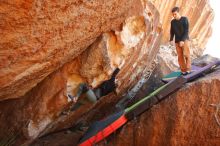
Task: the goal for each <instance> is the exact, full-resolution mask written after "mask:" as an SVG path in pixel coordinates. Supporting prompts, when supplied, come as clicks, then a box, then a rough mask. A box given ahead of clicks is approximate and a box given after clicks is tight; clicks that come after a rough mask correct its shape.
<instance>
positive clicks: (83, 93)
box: [67, 83, 98, 111]
mask: <svg viewBox="0 0 220 146" xmlns="http://www.w3.org/2000/svg"><path fill="white" fill-rule="evenodd" d="M67 96H68V97H69V98H70V99H71V100H72V101H73V102H76V104H75V105H74V106H73V107H72V108H71V111H73V110H76V109H78V108H79V107H80V106H81V105H83V104H87V103H90V104H94V103H96V102H97V100H98V98H97V97H96V95H95V93H94V92H93V90H92V89H91V88H90V87H89V86H88V85H87V84H86V83H80V84H79V86H78V90H77V93H76V95H75V96H73V95H70V94H68V95H67Z"/></svg>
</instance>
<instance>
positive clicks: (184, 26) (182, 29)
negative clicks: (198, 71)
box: [170, 7, 191, 75]
mask: <svg viewBox="0 0 220 146" xmlns="http://www.w3.org/2000/svg"><path fill="white" fill-rule="evenodd" d="M172 15H173V18H174V19H173V20H172V21H171V28H170V43H171V41H173V38H174V36H175V45H176V51H177V55H178V63H179V66H180V69H181V72H182V75H187V74H189V73H190V72H191V59H190V50H189V34H188V33H189V22H188V19H187V17H183V16H181V15H180V13H179V7H174V8H173V9H172Z"/></svg>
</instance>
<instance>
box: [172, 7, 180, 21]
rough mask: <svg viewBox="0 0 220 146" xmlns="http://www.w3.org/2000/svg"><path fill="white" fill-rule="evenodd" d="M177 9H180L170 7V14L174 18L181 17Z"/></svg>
mask: <svg viewBox="0 0 220 146" xmlns="http://www.w3.org/2000/svg"><path fill="white" fill-rule="evenodd" d="M179 11H180V8H179V7H174V8H173V9H172V15H173V18H174V19H177V20H178V19H180V18H181V15H180V13H179Z"/></svg>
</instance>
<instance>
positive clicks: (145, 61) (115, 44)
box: [0, 0, 220, 146]
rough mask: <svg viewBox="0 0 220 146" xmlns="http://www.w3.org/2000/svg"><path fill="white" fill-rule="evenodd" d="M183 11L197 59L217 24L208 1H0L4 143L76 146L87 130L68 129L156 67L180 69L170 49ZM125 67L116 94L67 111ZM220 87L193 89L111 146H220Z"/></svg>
mask: <svg viewBox="0 0 220 146" xmlns="http://www.w3.org/2000/svg"><path fill="white" fill-rule="evenodd" d="M176 5H177V6H180V8H181V13H182V14H183V15H186V16H188V18H189V21H190V38H191V46H192V47H193V48H194V49H193V50H194V51H193V52H192V56H195V57H197V56H200V55H201V53H202V52H203V50H204V48H205V44H206V42H207V40H208V38H209V37H210V35H211V23H212V21H213V11H212V9H211V8H210V5H209V3H208V1H207V0H197V1H196V0H192V1H181V0H170V1H164V0H65V1H49V0H45V1H39V0H16V1H14V0H12V1H8V0H2V1H0V19H1V21H0V37H1V39H0V123H1V124H0V129H1V130H0V145H15V146H20V145H36V146H38V145H39V146H41V145H53V146H61V145H77V142H78V140H79V138H80V136H81V135H82V134H83V132H79V131H77V132H73V131H74V130H71V131H69V130H63V129H67V128H70V127H74V126H75V125H76V124H77V123H80V122H85V123H91V122H92V121H94V120H97V119H101V118H103V117H105V116H107V115H108V114H110V113H112V112H113V110H114V109H113V108H114V105H115V104H116V103H117V101H119V100H120V98H121V97H122V96H124V95H125V94H126V93H128V91H130V90H131V89H132V87H134V86H135V85H136V84H137V83H138V81H140V80H141V79H142V78H143V77H144V78H146V79H147V78H149V77H150V75H151V73H152V72H153V70H154V68H155V66H156V65H157V67H156V68H157V69H158V68H159V70H160V72H161V73H166V72H168V71H170V70H172V69H173V68H175V67H176V66H175V64H174V65H173V68H172V65H167V64H168V62H169V61H167V60H169V59H170V60H172V59H171V57H169V55H168V56H166V55H165V53H166V49H164V48H168V47H167V46H166V43H167V41H168V39H169V27H170V24H169V23H170V20H171V16H170V10H171V8H172V7H173V6H176ZM161 45H163V46H161ZM168 52H169V51H168ZM157 55H158V57H157V59H156V56H157ZM163 56H164V57H163ZM171 56H172V57H173V56H175V55H171ZM195 57H194V58H195ZM166 58H167V59H166ZM116 68H119V69H120V71H119V73H118V74H117V76H116V79H115V82H116V86H117V88H116V90H115V91H112V92H111V93H109V94H108V95H105V96H104V97H102V98H100V100H99V101H98V102H97V103H96V104H94V105H86V106H84V107H83V108H79V109H78V110H76V111H69V112H68V113H66V114H62V113H63V111H67V110H68V109H69V108H70V107H71V106H73V105H74V104H75V103H74V102H73V101H71V100H70V99H69V98H68V96H67V95H68V94H72V95H74V94H75V93H76V92H77V89H78V85H79V84H80V83H82V82H86V83H87V84H88V85H89V86H90V87H91V88H93V89H95V88H97V87H99V86H100V85H101V84H102V83H103V82H104V81H106V80H109V79H110V78H111V76H112V74H113V72H114V70H115V69H116ZM154 72H155V71H154ZM154 72H153V73H154ZM153 75H154V74H153ZM159 77H160V76H158V78H159ZM219 84H220V83H219V71H216V72H215V73H213V74H211V75H209V76H207V77H206V78H204V79H200V80H198V81H196V82H194V83H190V84H188V85H187V86H185V87H184V88H183V89H181V90H180V91H179V92H177V93H175V94H174V95H172V96H171V97H170V98H169V99H168V100H165V101H163V102H162V103H161V104H159V105H157V106H155V107H153V108H152V109H151V110H150V111H147V112H146V113H144V114H143V115H142V116H141V117H140V118H137V119H136V120H135V121H132V122H129V123H128V125H126V126H124V127H123V128H122V129H121V130H119V131H118V132H117V133H116V134H115V135H114V136H113V137H110V139H108V140H107V145H118V146H119V145H120V146H121V145H132V146H133V145H137V146H139V145H190V144H192V145H202V144H203V143H205V144H207V145H208V144H210V145H218V144H220V142H219V132H220V131H219V125H218V123H216V122H218V120H217V118H218V115H216V114H218V113H216V114H215V112H216V109H217V107H218V106H217V105H218V102H220V101H219V98H218V97H219V95H220V91H219V90H220V88H219V87H220V86H219ZM145 86H148V87H151V86H153V83H152V85H151V82H147V83H146V84H145ZM210 104H211V105H210ZM215 115H216V116H215ZM62 130H63V131H62ZM55 132H58V133H55ZM40 137H41V138H40ZM99 145H104V143H103V142H101V143H100V144H99Z"/></svg>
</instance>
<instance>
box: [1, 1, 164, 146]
mask: <svg viewBox="0 0 220 146" xmlns="http://www.w3.org/2000/svg"><path fill="white" fill-rule="evenodd" d="M123 2H124V1H121V2H120V4H123ZM134 2H135V3H134ZM85 4H87V3H85ZM95 4H99V3H94V5H95ZM113 4H115V5H114V6H115V7H116V4H118V3H117V2H116V1H112V2H108V3H106V5H107V6H109V5H113ZM82 5H83V6H84V4H83V3H82ZM101 6H102V5H101ZM126 6H127V7H125V8H124V7H123V9H122V10H124V11H125V10H127V9H128V7H130V9H129V12H126V13H127V14H126V16H127V17H125V18H126V19H125V18H124V22H123V24H122V25H121V26H119V27H118V28H117V30H115V31H108V32H106V33H103V34H102V35H100V36H99V37H98V38H97V39H95V38H93V40H95V41H94V43H93V44H91V45H90V46H89V47H88V48H87V50H86V51H84V52H83V53H82V54H80V55H78V57H77V58H75V59H73V60H72V61H70V62H69V63H66V64H65V65H63V67H62V68H60V69H59V70H57V71H55V72H53V73H52V74H50V75H49V76H48V77H47V78H45V79H44V80H43V81H41V82H40V83H38V85H37V86H36V87H34V88H33V89H32V90H31V91H29V92H28V93H26V94H25V95H24V96H22V97H20V99H16V100H7V101H2V102H1V103H0V104H1V106H0V110H1V115H0V122H1V125H0V128H1V129H2V130H1V133H0V134H1V136H2V137H4V136H5V135H6V136H7V135H8V134H10V133H12V135H13V133H15V132H11V131H9V129H10V128H11V129H12V131H19V137H20V138H18V140H17V141H16V144H18V145H19V144H20V143H23V142H26V143H29V142H30V141H32V140H33V139H35V138H36V137H38V136H40V135H44V134H46V133H49V132H53V131H56V130H60V129H63V128H68V127H70V126H72V125H74V124H75V123H76V122H77V121H78V120H79V119H80V117H82V115H84V114H85V113H86V112H88V111H89V110H90V109H91V106H84V107H83V108H80V109H79V110H78V111H76V112H70V113H69V114H68V115H62V114H61V112H62V111H63V110H68V108H69V107H70V106H71V105H73V104H74V103H72V102H70V101H69V100H68V98H67V96H66V95H67V93H70V94H74V93H75V92H76V91H75V90H76V87H77V86H78V85H79V83H81V82H87V83H88V84H89V85H91V86H92V87H96V86H97V85H99V84H100V83H101V82H103V81H104V80H106V79H109V77H110V76H111V74H112V72H113V71H114V69H115V68H116V67H119V68H120V69H121V70H120V73H119V74H118V76H117V84H118V88H117V92H118V94H121V93H123V91H126V90H127V88H129V86H130V85H132V84H135V83H136V82H137V80H138V78H139V77H140V76H141V75H143V74H144V73H145V72H147V71H148V68H149V67H150V66H151V63H152V62H153V60H154V57H155V56H156V53H157V51H158V48H159V47H158V46H159V44H160V39H161V28H160V23H159V13H158V11H157V9H155V7H154V6H153V5H152V4H151V3H149V2H144V3H141V2H140V1H131V2H130V3H129V4H126ZM116 8H117V7H116ZM93 9H95V8H93ZM102 9H105V8H102ZM106 9H107V8H106ZM120 12H122V11H120ZM106 13H107V12H106ZM117 14H119V12H117ZM130 14H132V15H130ZM106 15H107V14H106ZM102 17H104V16H102ZM111 17H112V16H111ZM153 18H154V19H153ZM78 19H81V18H78ZM83 19H84V18H83ZM115 19H117V17H116V18H115ZM121 19H123V17H122V18H120V20H121ZM119 22H121V21H118V24H120V23H119ZM91 23H92V22H90V23H89V24H91ZM94 23H95V22H94ZM106 23H108V24H106V26H103V27H106V30H109V29H111V26H112V25H110V24H112V23H113V24H114V20H112V21H111V22H106ZM107 26H108V27H107ZM116 26H117V25H116ZM92 27H93V25H92ZM76 31H79V30H76ZM94 31H95V30H94ZM91 33H94V32H91ZM84 34H85V33H84ZM85 35H86V34H85ZM86 36H87V37H88V35H86ZM86 36H85V37H86ZM89 37H90V36H89ZM81 38H82V37H81ZM71 41H73V42H74V40H71ZM79 41H82V40H79ZM74 43H75V42H74ZM81 43H82V44H85V43H86V42H81ZM72 49H73V48H72ZM51 51H52V50H51ZM78 51H79V50H78ZM66 53H67V52H66ZM65 55H67V54H65V53H64V54H63V55H61V56H62V57H64V56H65ZM66 57H68V56H66ZM72 57H73V56H72ZM51 61H52V60H51ZM54 67H56V66H54ZM48 69H50V68H48ZM44 71H47V70H46V69H44ZM40 73H42V72H40ZM29 75H30V74H29ZM39 77H42V76H39ZM33 79H35V77H34V74H33ZM35 81H36V80H35ZM35 81H34V82H35ZM22 85H25V83H23V84H22ZM28 86H29V87H30V88H31V85H30V84H28ZM10 88H11V86H10ZM17 89H18V88H17ZM17 89H16V88H15V90H17ZM25 90H26V88H25ZM2 91H3V90H2ZM6 91H7V90H6ZM19 91H20V90H19ZM2 93H6V92H4V91H3V92H2ZM113 97H114V98H113ZM116 99H117V97H116V96H115V95H112V97H111V95H110V97H108V98H105V100H102V102H103V101H104V102H103V103H104V104H109V102H112V101H115V100H116ZM11 107H13V109H11ZM8 114H10V116H9V117H8V116H7V115H8Z"/></svg>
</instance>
